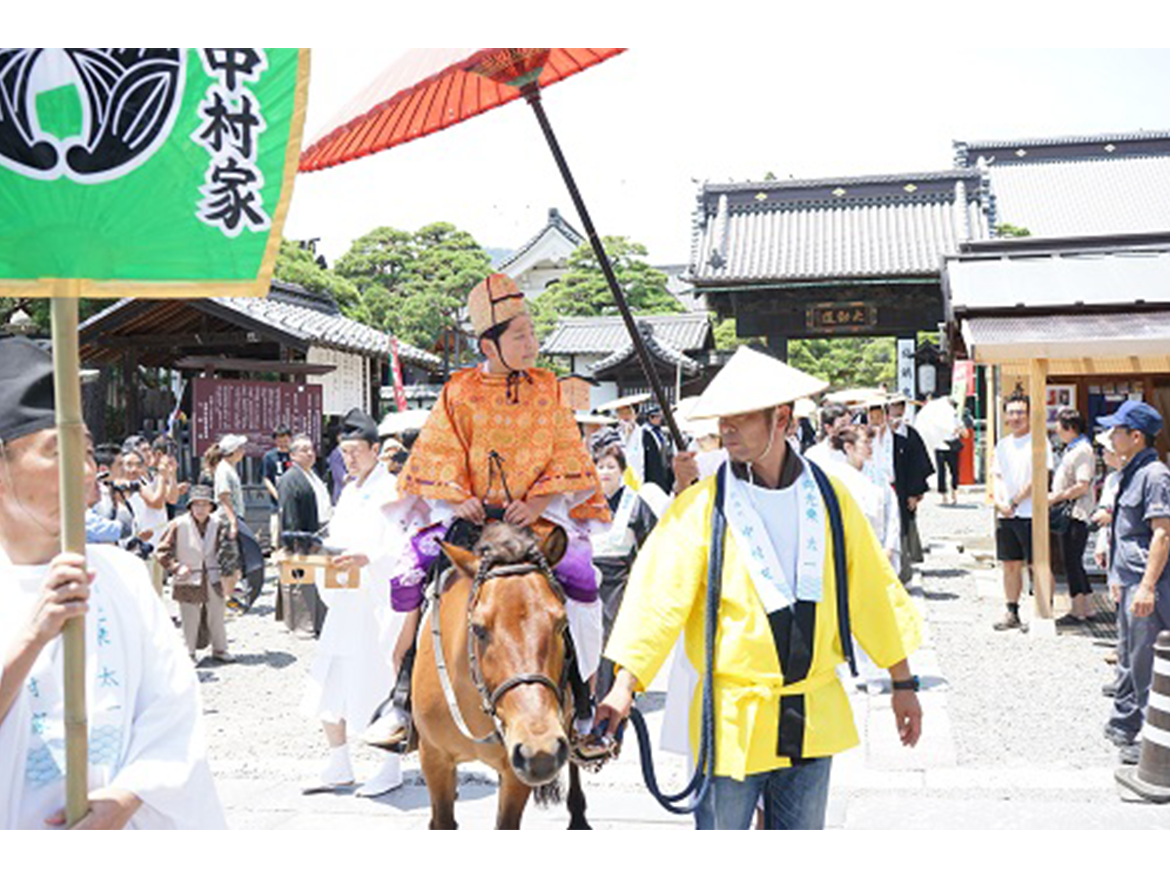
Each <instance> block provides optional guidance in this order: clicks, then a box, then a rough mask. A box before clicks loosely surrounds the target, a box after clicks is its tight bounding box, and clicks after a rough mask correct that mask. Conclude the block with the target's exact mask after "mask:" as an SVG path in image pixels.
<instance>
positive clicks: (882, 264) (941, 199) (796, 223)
mask: <svg viewBox="0 0 1170 878" xmlns="http://www.w3.org/2000/svg"><path fill="white" fill-rule="evenodd" d="M982 182H983V181H982V179H981V175H980V173H979V171H977V170H969V169H957V170H951V171H932V172H926V173H919V174H887V175H880V176H866V177H841V178H833V179H818V180H773V181H768V182H746V183H731V184H705V185H704V186H703V187H702V188H701V190H700V192H699V198H698V208H697V210H696V216H695V229H694V236H693V238H692V251H691V252H692V255H691V260H692V261H691V277H692V280H694V282H695V283H696V285H697V286H716V285H718V284H719V283H720V282H726V281H731V282H736V281H785V280H789V281H799V280H811V279H819V278H842V277H891V276H907V275H912V276H920V275H937V274H938V273H939V267H940V260H941V257H942V255H943V254H944V253H952V252H956V251H957V250H958V244H959V243H961V242H963V241H968V240H971V239H980V238H985V237H987V224H986V219H985V217H984V212H983V204H984V201H983V194H982Z"/></svg>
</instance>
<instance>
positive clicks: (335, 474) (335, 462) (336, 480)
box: [329, 446, 349, 506]
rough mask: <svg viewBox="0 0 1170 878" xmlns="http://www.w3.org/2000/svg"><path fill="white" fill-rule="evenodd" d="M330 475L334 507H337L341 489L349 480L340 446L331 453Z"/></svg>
mask: <svg viewBox="0 0 1170 878" xmlns="http://www.w3.org/2000/svg"><path fill="white" fill-rule="evenodd" d="M329 475H330V476H331V477H332V480H333V505H334V506H336V505H337V498H338V497H340V496H341V489H342V488H344V487H345V482H346V480H347V479H348V478H349V472H348V471H347V470H346V469H345V461H344V460H342V459H341V447H340V446H338V447H337V448H334V449H333V450H332V451H330V452H329Z"/></svg>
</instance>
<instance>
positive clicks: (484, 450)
mask: <svg viewBox="0 0 1170 878" xmlns="http://www.w3.org/2000/svg"><path fill="white" fill-rule="evenodd" d="M527 375H528V379H521V380H520V382H519V384H518V385H516V386H515V387H514V389H513V391H512V392H511V393H509V388H508V377H507V376H505V375H491V374H488V373H487V372H485V371H484V370H483V369H482V368H480V367H473V368H470V369H463V370H461V371H459V372H456V373H455V374H454V375H452V376H451V379H450V380H449V381H448V382H447V383H446V384H445V385H444V386H443V390H442V392H441V393H440V394H439V400H438V402H437V403H435V407H434V409H432V410H431V414H430V417H429V418H428V419H427V422H426V424H425V425H424V426H423V429H422V432H421V433H420V434H419V437H418V439H417V441H415V443H414V447H413V448H412V449H411V452H410V458H409V459H408V460H407V461H406V465H405V466H404V467H403V469H402V473H401V474H400V475H399V477H398V486H399V488H400V489H401V490H402V491H403V492H404V493H407V494H414V495H417V496H419V497H424V498H426V499H429V500H446V501H448V502H449V503H452V504H459V503H462V502H463V501H464V500H467V499H469V498H470V497H473V496H474V497H479V498H480V499H481V500H483V501H484V503H486V504H491V505H495V506H506V505H507V502H508V500H507V496H506V495H505V492H504V488H503V485H502V484H501V479H500V476H499V473H498V471H497V472H494V473H493V472H492V470H494V469H496V468H495V467H489V461H490V459H491V453H492V452H493V451H494V452H495V453H496V454H498V455H499V457H500V458H501V459H502V466H503V472H504V478H505V479H506V480H507V483H508V491H509V493H510V494H511V496H512V498H513V499H515V500H524V499H527V498H530V497H543V496H546V495H549V494H577V495H579V496H580V494H581V493H582V492H588V494H587V499H585V500H584V501H583V502H581V503H578V504H577V505H575V506H573V508H572V511H571V513H570V515H571V516H572V517H573V518H574V519H578V520H590V519H594V520H598V521H609V519H610V512H609V504H608V503H606V500H605V495H604V494H603V493H602V490H601V484H600V482H599V481H598V477H597V469H596V467H594V465H593V461H592V459H591V458H590V457H589V454H588V453H587V452H586V450H585V446H584V444H583V443H582V442H581V434H580V432H579V431H578V430H577V424H576V421H575V419H574V417H573V412H572V410H571V409H570V408H569V407H568V405H566V404H565V402H564V400H563V399H562V398H561V388H560V383H559V382H558V381H557V378H556V376H555V375H554V374H553V373H552V372H549V371H547V370H545V369H530V370H528V372H527Z"/></svg>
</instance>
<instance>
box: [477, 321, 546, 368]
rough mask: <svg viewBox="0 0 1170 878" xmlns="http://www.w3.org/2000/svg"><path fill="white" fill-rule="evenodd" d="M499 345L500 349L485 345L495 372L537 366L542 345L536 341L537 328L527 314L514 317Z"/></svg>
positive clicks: (489, 344)
mask: <svg viewBox="0 0 1170 878" xmlns="http://www.w3.org/2000/svg"><path fill="white" fill-rule="evenodd" d="M497 344H498V347H497V346H496V345H493V344H491V343H490V342H489V343H488V344H486V345H484V347H485V348H486V349H487V351H488V352H489V353H488V355H487V356H488V359H489V360H492V361H493V362H492V366H493V367H494V371H507V369H508V368H509V367H510V368H512V369H516V370H517V371H521V370H524V369H531V368H532V367H533V366H535V365H536V355H537V354H538V353H539V352H540V344H539V343H538V342H537V340H536V327H534V326H533V325H532V318H531V317H529V316H528V315H527V314H518V315H517V316H516V317H513V318H512V321H511V322H510V323H509V324H508V328H507V329H505V330H504V332H503V334H502V335H501V336H500V339H499V341H498V342H497ZM496 360H498V361H499V363H498V364H497V363H496V362H495V361H496Z"/></svg>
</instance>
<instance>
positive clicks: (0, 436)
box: [0, 338, 57, 442]
mask: <svg viewBox="0 0 1170 878" xmlns="http://www.w3.org/2000/svg"><path fill="white" fill-rule="evenodd" d="M53 399H54V398H53V358H52V357H51V356H49V354H48V353H46V352H45V351H44V350H42V349H41V347H40V346H39V345H37V344H36V343H35V342H32V341H29V340H28V339H27V338H3V339H0V441H3V442H11V441H12V440H13V439H19V438H20V437H21V436H27V435H29V434H30V433H36V432H38V431H40V430H47V429H48V428H50V427H53V426H56V423H57V416H56V409H55V406H54V402H53Z"/></svg>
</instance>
